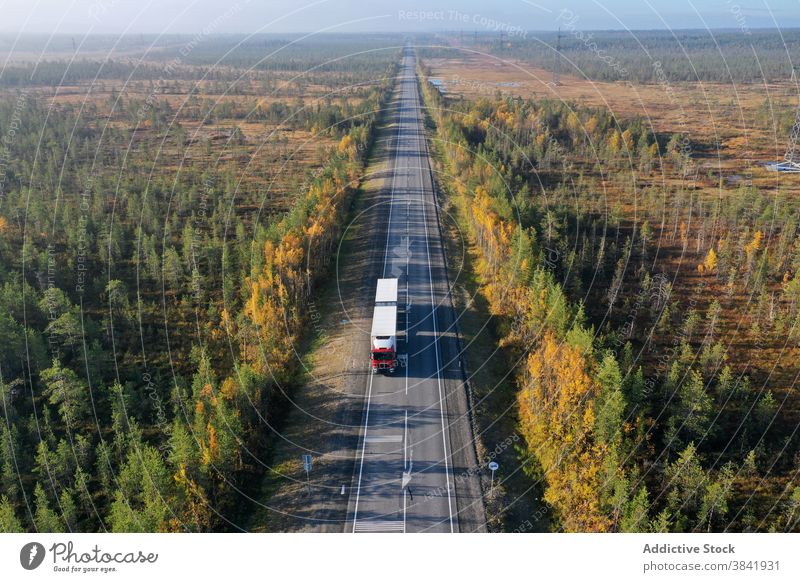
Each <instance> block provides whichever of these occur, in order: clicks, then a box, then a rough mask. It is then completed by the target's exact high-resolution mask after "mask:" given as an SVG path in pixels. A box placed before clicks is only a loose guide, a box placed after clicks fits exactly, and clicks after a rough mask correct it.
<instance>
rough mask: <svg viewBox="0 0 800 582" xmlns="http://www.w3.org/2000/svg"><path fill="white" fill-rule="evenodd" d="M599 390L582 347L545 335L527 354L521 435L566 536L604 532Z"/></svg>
mask: <svg viewBox="0 0 800 582" xmlns="http://www.w3.org/2000/svg"><path fill="white" fill-rule="evenodd" d="M599 393H600V387H599V385H598V384H597V382H596V381H595V380H594V379H593V377H592V370H591V360H590V359H589V358H587V357H586V355H584V353H583V350H582V348H580V347H578V346H575V345H571V343H569V342H568V341H566V342H561V341H559V340H558V339H557V337H556V336H555V335H554V334H552V333H550V332H548V333H547V334H546V335H545V337H544V338H543V340H542V342H541V344H540V346H539V348H538V349H537V350H536V351H534V352H533V353H531V354H530V356H529V357H528V360H527V363H526V367H525V369H524V371H523V375H522V381H521V390H520V392H519V394H518V396H517V399H518V403H519V414H520V422H519V427H520V432H521V433H522V435H523V436H524V437H525V440H526V442H527V444H528V451H529V452H530V453H531V454H533V455H535V456H536V458H537V459H538V460H539V463H540V464H541V467H542V470H543V472H544V477H545V480H546V481H547V488H546V490H545V495H544V498H545V501H547V503H549V504H550V505H552V506H553V508H554V509H555V511H556V513H557V515H558V517H559V519H560V521H561V524H562V526H563V528H564V529H565V530H566V531H569V532H604V531H608V530H609V529H610V528H611V525H612V524H611V520H610V519H609V517H608V516H607V515H606V514H605V513H604V512H603V510H602V507H601V501H600V496H599V492H600V491H601V490H602V489H603V483H602V480H603V466H602V461H603V457H604V455H605V454H606V453H607V451H606V450H605V447H604V446H603V445H602V444H600V443H597V442H595V439H594V438H593V431H594V426H595V413H594V410H595V403H596V400H597V397H598V395H599Z"/></svg>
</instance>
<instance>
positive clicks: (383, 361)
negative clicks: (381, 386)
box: [370, 279, 397, 373]
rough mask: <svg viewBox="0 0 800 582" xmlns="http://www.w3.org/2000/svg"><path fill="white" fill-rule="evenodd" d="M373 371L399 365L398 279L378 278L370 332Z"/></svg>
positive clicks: (391, 370)
mask: <svg viewBox="0 0 800 582" xmlns="http://www.w3.org/2000/svg"><path fill="white" fill-rule="evenodd" d="M370 352H371V361H372V372H373V373H375V372H378V371H380V370H387V371H389V372H394V369H395V367H396V365H397V279H378V286H377V289H376V291H375V310H374V311H373V313H372V332H371V333H370Z"/></svg>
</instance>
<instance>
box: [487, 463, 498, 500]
mask: <svg viewBox="0 0 800 582" xmlns="http://www.w3.org/2000/svg"><path fill="white" fill-rule="evenodd" d="M499 468H500V465H498V464H497V463H495V462H494V461H492V462H491V463H489V470H490V471H491V472H492V484H491V485H490V486H489V493H491V492H492V491H494V472H495V471H497V470H498V469H499Z"/></svg>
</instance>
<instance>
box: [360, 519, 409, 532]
mask: <svg viewBox="0 0 800 582" xmlns="http://www.w3.org/2000/svg"><path fill="white" fill-rule="evenodd" d="M403 530H404V525H403V522H402V521H388V520H384V521H371V520H362V521H360V522H358V523H357V524H356V526H355V528H354V529H353V533H356V532H370V533H381V532H387V533H389V532H395V533H400V532H402V531H403Z"/></svg>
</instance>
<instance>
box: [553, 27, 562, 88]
mask: <svg viewBox="0 0 800 582" xmlns="http://www.w3.org/2000/svg"><path fill="white" fill-rule="evenodd" d="M560 84H561V27H560V26H559V27H558V36H556V53H555V55H554V58H553V86H554V87H558V86H559V85H560Z"/></svg>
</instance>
